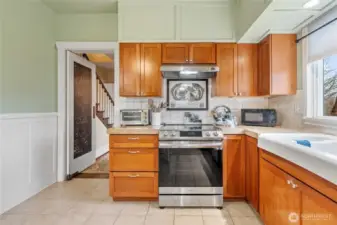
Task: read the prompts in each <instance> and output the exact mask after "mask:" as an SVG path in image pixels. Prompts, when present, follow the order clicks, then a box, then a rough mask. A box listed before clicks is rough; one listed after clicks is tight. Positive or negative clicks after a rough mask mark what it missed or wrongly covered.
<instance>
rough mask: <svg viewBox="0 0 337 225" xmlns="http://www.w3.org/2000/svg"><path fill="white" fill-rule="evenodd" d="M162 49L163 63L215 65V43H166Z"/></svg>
mask: <svg viewBox="0 0 337 225" xmlns="http://www.w3.org/2000/svg"><path fill="white" fill-rule="evenodd" d="M162 48H163V53H162V63H167V64H186V63H196V64H212V63H215V44H213V43H193V44H187V43H166V44H163V45H162Z"/></svg>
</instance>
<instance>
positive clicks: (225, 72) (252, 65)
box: [212, 43, 258, 97]
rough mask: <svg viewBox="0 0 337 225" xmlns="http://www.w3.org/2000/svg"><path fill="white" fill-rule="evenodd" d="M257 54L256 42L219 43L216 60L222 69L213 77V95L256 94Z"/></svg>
mask: <svg viewBox="0 0 337 225" xmlns="http://www.w3.org/2000/svg"><path fill="white" fill-rule="evenodd" d="M257 54H258V51H257V45H256V44H235V43H225V44H217V45H216V61H217V65H218V66H219V69H220V71H219V72H218V73H217V76H216V77H215V78H213V79H212V82H213V85H212V95H213V96H224V97H233V96H256V95H257V69H258V57H257Z"/></svg>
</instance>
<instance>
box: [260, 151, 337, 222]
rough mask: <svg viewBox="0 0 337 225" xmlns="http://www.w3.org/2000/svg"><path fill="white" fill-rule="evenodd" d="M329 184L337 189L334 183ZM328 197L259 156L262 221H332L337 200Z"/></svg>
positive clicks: (335, 217)
mask: <svg viewBox="0 0 337 225" xmlns="http://www.w3.org/2000/svg"><path fill="white" fill-rule="evenodd" d="M268 157H270V156H268ZM282 163H283V162H281V163H279V164H278V165H282ZM285 163H287V162H285ZM295 172H296V173H298V172H299V173H310V172H308V171H306V170H304V169H301V171H295ZM311 178H312V179H316V178H315V175H313V176H311ZM317 182H320V180H317ZM323 186H325V185H323ZM325 187H326V186H325ZM329 188H331V190H334V191H335V192H337V188H336V186H333V185H332V184H331V185H330V187H329ZM329 197H332V196H328V197H326V196H325V195H323V194H321V192H319V191H317V190H314V189H313V188H311V187H309V186H308V185H307V184H305V183H304V182H302V181H299V180H298V179H296V178H295V177H294V176H292V175H290V174H288V173H286V172H284V171H283V170H282V169H280V168H279V167H277V166H275V165H274V164H272V163H271V162H269V161H267V160H266V159H263V158H260V215H261V218H262V220H263V222H264V224H265V225H275V224H277V225H289V224H295V225H335V224H337V203H336V202H335V201H334V200H331V199H330V198H329Z"/></svg>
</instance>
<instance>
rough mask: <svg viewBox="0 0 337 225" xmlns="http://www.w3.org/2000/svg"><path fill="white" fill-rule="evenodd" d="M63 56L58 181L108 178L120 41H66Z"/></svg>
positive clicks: (61, 45)
mask: <svg viewBox="0 0 337 225" xmlns="http://www.w3.org/2000/svg"><path fill="white" fill-rule="evenodd" d="M86 44H88V45H86ZM58 56H59V57H58V62H59V67H58V68H59V71H58V75H59V87H58V96H59V100H58V103H59V123H58V128H59V136H58V143H59V147H58V150H59V152H58V155H59V157H58V159H59V161H58V165H59V168H58V175H59V176H58V180H59V181H62V180H65V179H71V178H73V177H79V178H108V177H109V160H108V159H109V157H108V151H109V137H108V134H107V129H109V128H111V127H112V126H113V125H114V121H115V112H116V109H115V92H116V90H115V85H114V84H115V82H116V81H115V76H114V75H115V74H116V71H118V68H116V65H118V63H117V62H116V59H118V45H117V43H71V42H70V43H63V42H62V43H58ZM117 61H118V60H117ZM63 68H64V69H65V70H63V71H65V72H63V73H62V69H63ZM62 87H63V88H64V89H63V90H65V93H64V92H62ZM62 131H64V133H63V132H62ZM62 155H64V156H65V159H66V160H64V158H63V159H62Z"/></svg>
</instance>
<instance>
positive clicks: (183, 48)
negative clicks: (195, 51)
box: [162, 43, 189, 64]
mask: <svg viewBox="0 0 337 225" xmlns="http://www.w3.org/2000/svg"><path fill="white" fill-rule="evenodd" d="M162 47H163V53H162V63H173V64H174V63H178V64H179V63H188V62H189V44H174V43H172V44H163V45H162Z"/></svg>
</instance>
